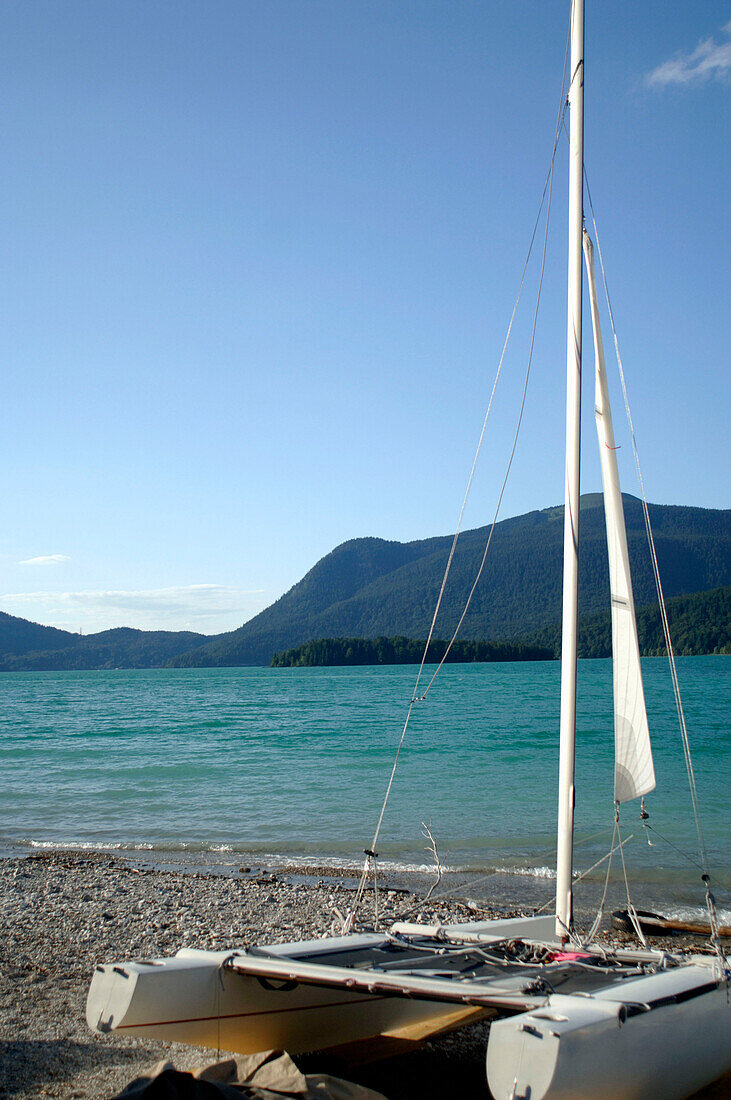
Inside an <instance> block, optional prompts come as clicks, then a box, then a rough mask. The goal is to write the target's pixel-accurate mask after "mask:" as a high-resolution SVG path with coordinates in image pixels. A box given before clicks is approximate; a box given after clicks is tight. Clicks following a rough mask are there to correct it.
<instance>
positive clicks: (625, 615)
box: [584, 230, 655, 802]
mask: <svg viewBox="0 0 731 1100" xmlns="http://www.w3.org/2000/svg"><path fill="white" fill-rule="evenodd" d="M584 254H585V256H586V268H587V276H588V280H589V298H590V302H591V320H592V327H593V330H594V362H595V400H594V412H595V418H596V428H597V435H598V437H599V452H600V457H601V467H602V486H603V489H604V516H605V519H606V527H607V548H608V552H609V585H610V589H611V596H612V657H613V678H614V800H615V802H628V801H629V800H630V799H632V798H639V797H640V796H641V795H644V794H647V793H648V791H651V790H653V788H654V787H655V768H654V765H653V762H652V748H651V746H650V731H649V728H648V725H647V711H646V708H645V692H644V688H643V685H642V669H641V666H640V647H639V642H638V640H637V621H636V619H635V605H634V599H633V596H632V577H631V575H630V567H629V553H628V551H627V531H626V528H625V522H624V509H623V507H622V493H621V490H620V486H619V470H618V468H617V453H616V452H617V449H616V446H615V443H614V429H613V427H612V413H611V409H610V406H609V391H608V388H607V376H606V370H605V367H604V348H603V344H602V334H601V327H600V324H599V308H598V298H597V292H596V278H595V275H594V249H593V246H592V243H591V240H590V238H589V235H588V234H587V232H586V230H584Z"/></svg>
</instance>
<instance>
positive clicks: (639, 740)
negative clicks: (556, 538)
mask: <svg viewBox="0 0 731 1100" xmlns="http://www.w3.org/2000/svg"><path fill="white" fill-rule="evenodd" d="M583 8H584V0H574V3H573V6H572V11H571V50H570V69H569V89H568V98H567V102H568V110H569V116H570V137H569V158H570V159H569V262H568V326H567V424H566V485H565V508H564V581H563V626H562V664H561V719H560V746H559V806H558V849H557V877H556V912H555V915H550V916H533V917H522V918H515V919H504V920H489V921H476V922H472V923H460V924H446V925H444V924H440V925H432V926H428V925H424V924H418V923H406V922H402V923H397V924H394V925H393V926H392V927H390V928H389V929H388V930H387V931H386V932H382V933H381V932H377V931H375V932H358V931H354V930H353V917H354V914H353V913H351V914H350V915H349V917H348V919H347V920H346V921H345V923H344V928H343V934H342V935H337V936H336V935H333V936H331V937H329V938H326V939H319V940H314V941H310V942H301V943H288V944H278V945H269V946H259V947H249V948H235V947H232V948H231V949H230V950H228V951H202V950H201V951H199V950H191V949H183V950H181V951H179V952H178V953H177V955H175V956H174V957H173V958H163V959H149V960H142V961H135V962H122V963H108V964H104V965H100V966H98V967H97V969H96V972H95V974H94V976H93V979H92V983H91V987H90V990H89V995H88V1001H87V1019H88V1022H89V1025H90V1026H91V1027H92V1028H93V1029H95V1030H96V1031H98V1032H108V1031H112V1030H114V1031H118V1032H119V1033H120V1034H123V1035H128V1036H145V1037H154V1038H155V1039H161V1040H174V1041H177V1042H184V1043H191V1044H195V1045H200V1046H208V1047H213V1048H216V1049H219V1050H232V1051H239V1052H241V1053H251V1052H255V1051H260V1050H268V1049H271V1048H282V1049H286V1050H288V1051H290V1052H293V1053H296V1052H302V1051H312V1050H323V1049H333V1048H342V1047H345V1046H349V1045H352V1044H355V1043H360V1042H366V1041H368V1042H371V1043H372V1042H374V1041H378V1042H380V1043H382V1044H383V1046H384V1049H385V1050H386V1051H387V1050H389V1044H391V1045H392V1046H391V1049H392V1048H393V1044H398V1043H399V1041H401V1042H404V1041H409V1042H414V1041H419V1040H422V1039H425V1038H427V1037H429V1036H433V1035H436V1034H439V1033H440V1032H444V1031H447V1030H450V1029H453V1028H456V1027H460V1026H463V1025H464V1024H467V1023H470V1022H473V1021H475V1020H478V1019H480V1018H484V1017H488V1016H489V1017H492V1018H493V1022H492V1024H491V1027H490V1032H489V1039H488V1047H487V1079H488V1084H489V1087H490V1090H491V1092H492V1095H493V1097H495V1100H528V1098H530V1100H576V1098H584V1100H590V1098H598V1100H599V1098H601V1100H607V1098H609V1097H611V1098H613V1100H657V1098H659V1097H662V1098H663V1100H682V1098H684V1097H689V1096H691V1095H692V1094H693V1093H694V1092H696V1091H697V1090H698V1089H700V1088H702V1087H703V1086H705V1085H706V1084H708V1083H710V1082H711V1081H713V1080H715V1079H716V1078H717V1077H720V1076H722V1075H723V1074H724V1073H726V1072H728V1071H729V1070H731V1003H730V998H729V978H730V977H731V972H730V971H729V960H728V959H727V958H726V957H725V956H724V955H723V953H722V951H721V947H720V940H719V938H718V935H717V932H718V925H717V919H716V913H715V908H714V904H713V898H712V895H711V893H710V889H709V888H708V878H707V875H705V874H704V881H705V887H706V899H707V903H708V908H709V920H710V928H711V931H712V933H713V934H712V937H711V939H712V942H713V943H714V944H715V947H716V953H715V955H714V954H712V955H703V956H700V955H699V956H690V957H688V956H687V955H684V956H675V955H672V954H669V953H667V952H666V951H658V950H651V949H650V948H648V947H647V944H646V941H645V940H644V937H643V935H642V931H641V928H640V925H639V922H638V921H637V919H636V914H634V910H633V909H632V908H631V907H630V910H629V913H630V919H631V920H632V921H633V926H634V928H635V930H636V932H637V935H638V938H639V940H640V943H641V944H642V946H641V947H640V948H638V949H637V950H630V949H627V950H624V949H622V950H619V949H617V950H613V949H609V948H608V947H607V945H606V944H604V943H599V942H597V941H596V939H595V936H596V932H597V929H598V923H599V917H598V918H597V921H595V922H594V926H593V927H592V929H591V930H590V933H589V935H588V936H584V937H581V936H580V934H579V932H578V930H577V928H576V926H575V923H574V915H573V895H572V876H573V829H574V745H575V734H576V669H577V606H578V543H579V539H578V533H579V450H580V413H581V357H582V283H583V268H584V257H585V258H586V269H587V275H588V285H589V296H590V303H591V314H592V327H593V334H594V352H595V372H594V373H595V413H596V424H597V432H598V437H599V447H600V453H601V467H602V481H603V489H604V502H605V515H606V527H607V542H608V552H609V564H610V584H611V613H612V643H613V660H614V709H615V756H616V763H615V778H614V803H615V811H616V814H615V820H616V822H618V818H619V810H620V807H621V805H622V804H623V803H625V802H627V801H630V800H632V799H636V798H643V796H644V795H645V794H647V793H648V792H649V791H650V790H652V789H653V788H654V786H655V776H654V769H653V762H652V751H651V747H650V738H649V732H648V722H647V715H646V710H645V700H644V692H643V687H642V676H641V668H640V657H639V646H638V640H637V627H636V622H635V612H634V604H633V599H632V582H631V577H630V569H629V557H628V552H627V538H626V531H625V524H624V513H623V508H622V497H621V492H620V488H619V478H618V471H617V459H616V450H615V443H614V434H613V428H612V418H611V411H610V407H609V397H608V389H607V382H606V372H605V364H604V352H603V347H602V338H601V330H600V323H599V312H598V295H597V286H596V278H595V271H594V257H593V246H592V243H591V241H590V239H589V237H588V234H587V233H586V231H585V230H584V228H583V192H584V179H583V97H584V54H583V45H584V26H583V19H584V11H583ZM562 98H563V97H562ZM559 136H560V125H557V128H556V142H557V141H558V138H559ZM554 154H555V144H554ZM620 369H621V363H620ZM645 516H646V519H648V521H649V516H648V513H647V508H646V507H645ZM648 534H649V535H650V546H651V548H652V541H651V532H650V531H649V525H648ZM455 540H456V536H455ZM653 560H654V562H655V565H656V560H655V559H654V555H653ZM450 561H451V556H450ZM447 570H448V567H447ZM656 579H657V580H658V582H659V577H656ZM659 595H660V598H661V608H663V606H664V605H663V603H662V592H661V588H660V590H659ZM435 618H436V615H435ZM663 620H664V624H665V626H666V627H667V619H666V616H665V615H664V614H663ZM455 636H456V635H455ZM666 641H667V645H668V654H669V657H670V663H671V673H672V676H673V684H674V687H675V689H676V693H677V692H678V688H677V678H676V676H675V672H674V662H673V659H672V648H671V643H670V638H669V634H668V635H667V636H666ZM422 667H423V666H422ZM676 698H677V699H678V700H679V694H676ZM412 705H413V703H412ZM679 714H680V717H681V732H682V734H683V743H684V748H685V749H686V751H687V740H686V735H685V726H684V722H683V720H682V708H679ZM407 723H408V719H407ZM402 740H403V736H402ZM689 778H690V780H691V793H692V794H693V796H694V797H693V802H694V806H695V802H696V799H695V794H694V787H693V778H692V768H689ZM391 779H393V773H392V776H391ZM389 790H390V783H389ZM387 793H388V792H387ZM384 805H385V803H384ZM382 817H383V814H381V820H382ZM379 828H380V821H379V826H378V828H377V830H376V837H375V842H374V843H373V845H372V847H371V848H370V849H368V850H367V852H366V862H365V866H364V872H363V878H362V879H361V888H360V889H359V891H358V894H357V895H356V901H357V900H358V899H359V898H360V896H361V895H362V888H363V886H364V884H365V882H366V880H367V876H368V872H369V869H370V867H371V864H372V862H373V861H375V848H376V842H377V839H378V831H379ZM615 836H616V834H615ZM612 843H613V844H614V839H613V841H612ZM619 847H620V849H621V841H620V843H619Z"/></svg>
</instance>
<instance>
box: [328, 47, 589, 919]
mask: <svg viewBox="0 0 731 1100" xmlns="http://www.w3.org/2000/svg"><path fill="white" fill-rule="evenodd" d="M569 41H570V34H569V37H568V38H567V45H566V53H565V55H564V66H563V73H562V76H561V99H560V105H559V110H558V116H557V119H556V128H555V132H554V138H553V149H552V151H551V160H550V164H549V168H548V172H547V174H546V179H545V182H544V184H543V192H542V194H541V201H540V203H539V206H538V213H537V214H536V219H535V223H534V225H533V232H532V234H531V238H530V243H529V245H528V252H527V255H526V258H525V262H524V264H523V270H522V273H521V277H520V284H519V286H518V293H517V295H516V299H515V303H514V305H513V310H512V313H511V315H510V322H509V324H508V329H507V332H506V335H505V341H504V343H503V348H502V352H501V354H500V359H499V361H498V366H497V371H496V373H495V379H494V381H493V384H492V390H491V392H490V399H489V401H488V406H487V412H486V413H485V417H484V420H483V423H482V429H481V431H480V436H479V439H478V442H477V449H476V451H475V456H474V459H473V462H472V468H471V470H470V475H469V478H468V479H467V488H466V491H465V495H464V498H463V501H462V507H461V508H460V512H459V517H458V520H457V527H456V530H455V533H454V537H453V539H452V545H451V547H450V551H449V556H448V558H447V564H446V566H445V569H444V575H443V577H442V583H441V586H440V589H439V594H438V596H437V601H436V606H435V608H434V614H433V615H432V621H431V625H430V627H429V633H428V636H427V640H426V643H425V645H424V652H423V654H422V657H421V661H420V663H419V669H418V672H417V675H416V682H415V684H414V690H413V692H412V696H411V700H410V702H409V706H408V710H407V712H406V720H405V722H404V726H403V729H402V731H401V737H400V738H399V742H398V746H397V748H396V755H395V758H394V762H393V767H392V768H391V774H390V776H389V780H388V784H387V787H386V794H385V797H384V799H383V804H382V806H381V812H380V814H379V817H378V822H377V824H376V829H375V832H374V834H373V842H372V844H371V847H370V850H369V849H365V850H364V854H365V857H366V858H365V862H364V864H363V871H362V873H361V877H360V882H359V884H358V889H357V891H356V895H355V900H354V903H353V907H352V909H351V910H350V911H349V913H348V915H347V917H346V919H345V921H344V922H343V932H349V931H350V930H351V928H352V926H353V921H354V918H355V914H356V911H357V909H358V906H359V905H360V903H361V901H362V900H363V894H364V893H365V889H366V885H367V882H368V874H369V871H370V869H371V862H372V858H373V857H372V855H371V854H370V852H371V851H375V849H376V846H377V844H378V838H379V836H380V832H381V825H382V824H383V818H384V815H385V813H386V807H387V805H388V800H389V797H390V795H391V788H392V787H393V781H394V778H395V776H396V769H397V767H398V763H399V758H400V756H401V749H402V747H403V743H404V739H405V737H406V732H407V730H408V728H409V723H410V721H411V715H412V712H413V709H414V706H415V704H416V703H417V702H423V701H424V700H425V699H426V697H427V695H428V693H429V691H430V690H431V687H432V685H433V684H434V681H435V680H436V678H437V676H438V674H439V672H440V671H441V668H442V666H443V665H444V662H445V661H446V659H447V656H448V654H449V652H450V650H451V649H452V646H453V645H454V642H455V641H456V639H457V635H458V634H459V631H460V630H461V628H462V624H463V623H464V619H465V616H466V615H467V611H468V609H469V606H470V603H471V602H472V597H473V595H474V593H475V589H476V588H477V585H478V583H479V580H480V578H481V576H482V573H483V570H484V567H485V562H486V560H487V555H488V552H489V549H490V544H491V543H492V536H493V533H494V531H495V526H496V524H497V520H498V516H499V513H500V507H501V505H502V500H503V495H504V493H505V488H506V485H507V482H508V478H509V476H510V470H511V468H512V465H513V458H514V457H515V450H516V447H517V445H518V437H519V435H520V429H521V425H522V422H523V413H524V411H525V403H526V397H527V392H528V381H529V379H530V373H531V366H532V362H533V350H534V346H535V335H536V327H537V323H538V310H539V306H540V301H541V292H542V289H543V276H544V273H545V267H546V251H547V244H548V227H549V222H550V213H551V200H552V196H553V170H554V165H555V161H556V151H557V149H558V144H559V141H560V138H561V133H562V130H563V123H564V117H565V115H566V111H567V109H568V100H567V99H566V98H565V96H564V88H565V84H566V68H567V63H568V43H569ZM546 200H548V201H547V203H546ZM544 205H546V227H545V232H544V237H543V251H542V256H541V267H540V278H539V283H538V292H537V297H536V305H535V310H534V313H533V325H532V329H531V340H530V349H529V354H528V362H527V366H526V372H525V380H524V383H523V393H522V399H521V404H520V411H519V414H518V421H517V424H516V428H515V433H514V436H513V445H512V449H511V451H510V457H509V459H508V463H507V466H506V469H505V475H504V477H503V482H502V486H501V488H500V494H499V497H498V502H497V505H496V508H495V513H494V516H493V520H492V524H491V525H490V530H489V533H488V536H487V541H486V544H485V549H484V552H483V555H482V560H481V562H480V566H479V568H478V571H477V575H476V577H475V580H474V583H473V585H472V588H471V589H470V592H469V594H468V596H467V600H466V602H465V605H464V609H463V611H462V614H461V616H460V619H459V622H458V623H457V626H456V629H455V631H454V633H453V634H452V637H451V639H450V641H449V644H448V645H447V647H446V649H445V651H444V654H443V656H442V659H441V660H440V662H439V664H438V665H437V668H436V670H435V672H434V674H433V676H432V677H431V679H430V681H429V683H428V684H427V686H426V688H425V689H424V691H423V693H422V695H421V696H419V685H420V683H421V678H422V675H423V673H424V666H425V664H426V659H427V655H428V651H429V646H430V644H431V641H432V638H433V636H434V629H435V627H436V623H437V618H438V616H439V611H440V608H441V605H442V599H443V597H444V592H445V589H446V586H447V580H448V578H449V574H450V571H451V568H452V562H453V561H454V555H455V551H456V549H457V543H458V541H459V536H460V533H461V530H462V522H463V519H464V514H465V510H466V508H467V502H468V500H469V497H470V493H471V491H472V483H473V481H474V477H475V472H476V470H477V463H478V460H479V457H480V453H481V451H482V445H483V442H484V439H485V433H486V431H487V424H488V420H489V418H490V413H491V411H492V405H493V400H494V397H495V392H496V389H497V385H498V381H499V380H500V376H501V374H502V368H503V363H504V361H505V354H506V352H507V349H508V344H509V341H510V337H511V335H512V331H513V323H514V321H515V317H516V314H517V311H518V305H519V303H520V299H521V297H522V294H523V287H524V284H525V278H526V274H527V271H528V264H529V262H530V258H531V255H532V253H533V245H534V243H535V239H536V234H537V232H538V227H539V225H540V220H541V214H542V212H543V207H544Z"/></svg>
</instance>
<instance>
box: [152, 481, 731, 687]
mask: <svg viewBox="0 0 731 1100" xmlns="http://www.w3.org/2000/svg"><path fill="white" fill-rule="evenodd" d="M624 507H625V518H626V522H627V539H628V544H629V551H630V558H631V562H632V570H633V583H634V592H635V600H636V602H637V605H638V606H641V605H643V604H650V603H651V602H652V601H654V599H655V585H654V581H653V577H652V569H651V566H650V559H649V554H648V551H647V542H646V537H645V528H644V521H643V517H642V507H641V504H640V502H639V501H638V500H637V499H636V498H635V497H631V496H626V495H625V497H624ZM649 507H650V515H651V519H652V524H653V530H654V533H655V540H656V546H657V554H658V559H659V562H660V569H661V573H662V577H663V585H664V589H665V595H666V597H671V596H676V595H682V594H687V593H693V592H700V591H706V590H708V589H712V588H717V587H720V586H723V585H727V584H729V583H731V511H729V510H724V511H721V510H715V509H705V508H690V507H676V506H670V505H658V504H651V505H650V506H649ZM487 532H488V528H486V527H483V528H479V529H477V530H473V531H466V532H464V534H463V535H462V536H461V538H460V542H459V544H458V549H457V553H456V555H455V559H454V563H453V566H452V573H451V576H450V581H449V586H448V588H447V591H446V593H445V598H444V602H443V607H442V613H441V614H440V619H439V622H438V624H437V633H438V635H439V637H449V636H450V634H451V631H452V629H453V628H454V625H455V623H456V622H457V620H458V618H459V615H460V613H461V610H462V606H463V604H462V601H463V600H464V596H465V593H466V592H467V591H468V590H469V587H470V585H471V583H472V581H473V579H474V577H475V575H476V572H477V568H478V565H479V561H480V559H481V557H482V553H483V548H484V545H485V539H486V536H487ZM580 538H581V566H580V573H579V607H580V612H581V615H582V618H584V617H587V616H592V615H596V614H599V613H601V612H602V611H603V610H604V608H606V607H607V606H608V604H609V577H608V569H607V561H606V533H605V527H604V510H603V506H602V498H601V495H599V494H591V495H588V496H584V497H582V498H581V534H580ZM450 545H451V537H449V536H446V537H437V538H431V539H425V540H422V541H419V542H410V543H399V542H386V541H384V540H383V539H376V538H362V539H353V540H351V541H350V542H345V543H343V544H342V545H341V546H338V547H337V548H336V549H335V550H333V551H332V552H331V553H330V554H328V555H326V557H324V558H322V559H321V560H320V561H319V562H318V563H317V564H316V565H315V566H314V567H313V568H312V569H311V570H310V571H309V573H307V574H306V575H305V576H304V577H303V578H302V580H301V581H299V582H298V583H297V584H295V585H294V587H293V588H291V589H290V590H289V592H287V593H286V594H285V595H284V596H282V597H281V599H279V600H277V601H276V603H274V604H272V605H271V606H270V607H268V608H266V610H264V611H262V612H261V613H260V614H259V615H257V616H255V618H253V619H251V620H250V621H249V622H247V623H245V624H244V625H243V626H242V627H239V629H238V630H234V631H231V632H230V633H228V634H222V635H219V636H218V637H217V638H212V639H210V640H208V641H207V642H205V643H204V644H203V645H201V646H199V647H198V648H196V649H194V650H192V651H191V652H189V653H184V654H181V655H180V656H178V657H175V658H173V659H172V661H171V664H173V665H176V666H186V667H189V666H197V665H247V664H268V662H269V661H270V660H271V658H272V655H273V654H274V653H275V652H278V651H281V650H285V649H291V648H294V647H295V646H298V645H302V644H304V643H305V642H308V641H311V640H312V639H316V638H340V637H362V638H376V637H380V636H385V637H392V636H394V635H403V636H405V637H408V638H420V637H421V638H423V637H426V635H427V633H428V630H429V624H430V621H431V615H432V611H433V608H434V605H435V601H436V598H437V593H438V591H439V585H440V583H441V579H442V574H443V571H444V565H445V562H446V559H447V555H448V553H449V547H450ZM562 552H563V507H556V508H547V509H544V510H543V511H539V512H529V513H527V514H526V515H523V516H517V517H515V518H514V519H507V520H503V521H502V522H501V523H499V524H498V525H497V527H496V529H495V535H494V537H493V542H492V546H491V549H490V554H489V556H488V560H487V564H486V566H485V570H484V572H483V575H482V579H481V581H480V584H479V585H478V588H477V591H476V593H475V597H474V600H473V603H472V607H471V609H470V611H469V613H468V615H467V617H466V619H465V622H464V626H463V629H462V632H461V635H460V636H461V637H462V638H465V639H482V638H488V639H495V640H504V641H508V640H511V639H523V638H526V637H528V636H533V635H535V634H536V633H537V632H538V631H543V630H546V629H547V628H551V627H557V626H558V624H559V623H560V619H561V584H562Z"/></svg>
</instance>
